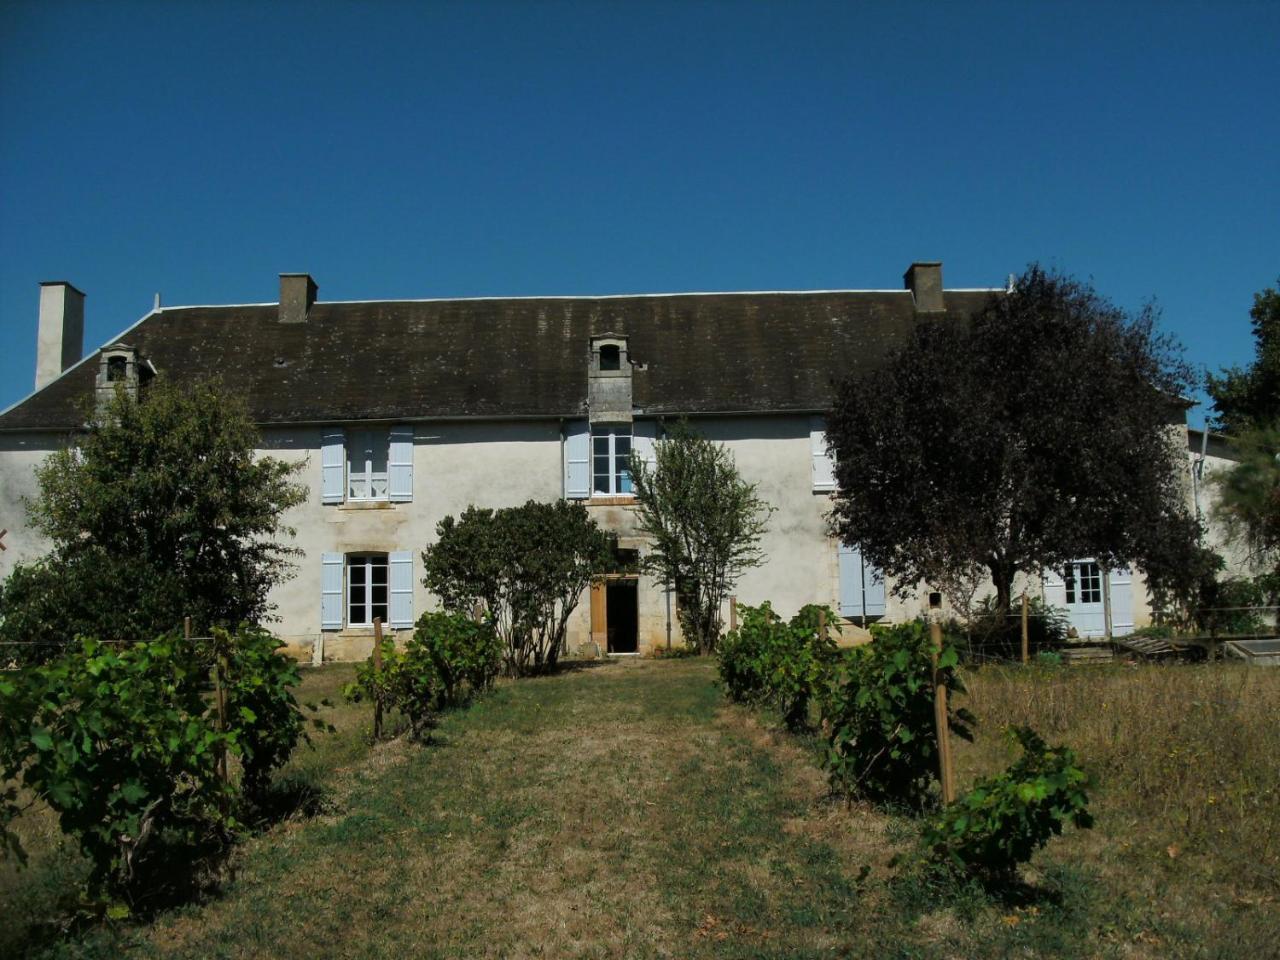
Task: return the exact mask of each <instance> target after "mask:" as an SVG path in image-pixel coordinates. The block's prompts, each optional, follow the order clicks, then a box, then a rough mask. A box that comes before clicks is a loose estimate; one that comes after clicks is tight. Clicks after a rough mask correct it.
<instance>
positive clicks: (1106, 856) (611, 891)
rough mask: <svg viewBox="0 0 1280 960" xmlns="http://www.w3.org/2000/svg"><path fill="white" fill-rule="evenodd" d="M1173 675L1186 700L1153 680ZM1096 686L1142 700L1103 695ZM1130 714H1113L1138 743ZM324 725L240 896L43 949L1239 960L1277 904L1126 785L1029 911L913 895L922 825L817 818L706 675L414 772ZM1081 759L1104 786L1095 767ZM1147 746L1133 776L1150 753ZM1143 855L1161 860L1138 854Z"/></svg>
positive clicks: (938, 894)
mask: <svg viewBox="0 0 1280 960" xmlns="http://www.w3.org/2000/svg"><path fill="white" fill-rule="evenodd" d="M350 674H351V669H350V667H333V668H325V669H323V670H321V671H315V672H310V673H308V674H307V675H306V679H305V682H304V689H303V694H302V698H303V699H310V698H316V697H320V696H325V695H330V696H332V695H333V694H334V692H335V691H336V690H337V688H338V687H339V686H340V684H341V683H342V682H343V681H344V680H345V679H347V678H348V677H349V676H350ZM1003 676H1004V675H1003V674H999V673H993V674H992V675H991V676H990V677H988V678H986V679H984V680H982V681H981V683H979V684H977V686H979V687H980V688H981V694H980V695H978V696H975V698H974V699H975V701H979V702H977V703H975V704H974V706H979V707H980V706H981V703H983V702H989V704H990V705H991V706H992V707H993V708H997V707H998V709H996V710H995V711H994V712H995V713H998V714H1002V715H1005V716H1008V717H1010V718H1012V717H1016V716H1022V715H1023V714H1027V715H1028V718H1029V719H1030V718H1034V719H1035V720H1036V721H1037V722H1038V723H1040V724H1041V725H1042V726H1044V727H1045V728H1046V729H1047V730H1048V731H1049V732H1051V733H1052V734H1055V735H1056V734H1059V733H1061V734H1062V735H1063V738H1064V739H1067V740H1068V741H1073V740H1075V739H1076V738H1081V737H1083V736H1084V731H1083V730H1082V729H1077V725H1078V722H1079V721H1072V722H1070V723H1068V722H1065V721H1063V722H1062V723H1058V722H1056V721H1055V720H1054V716H1056V714H1054V716H1039V715H1038V712H1044V710H1050V713H1053V711H1057V712H1059V713H1061V712H1062V711H1063V710H1067V712H1068V713H1070V714H1071V716H1076V715H1080V716H1088V715H1092V714H1094V713H1097V711H1096V710H1093V709H1092V708H1090V709H1084V707H1079V706H1077V707H1069V704H1067V702H1066V700H1064V699H1063V698H1064V697H1068V695H1070V696H1074V697H1076V698H1077V699H1080V698H1081V697H1083V698H1084V699H1083V700H1082V703H1083V704H1085V705H1086V706H1087V705H1088V704H1090V703H1092V700H1091V699H1090V698H1089V697H1088V696H1087V695H1086V694H1085V692H1084V691H1083V690H1082V689H1081V688H1080V686H1079V684H1080V682H1081V681H1083V680H1084V679H1085V677H1084V676H1083V675H1082V676H1081V677H1079V678H1077V677H1075V675H1074V674H1072V675H1067V674H1064V675H1063V676H1062V677H1061V678H1060V679H1059V680H1057V681H1054V682H1053V683H1049V681H1046V680H1034V679H1031V678H1027V679H1025V680H1024V679H1019V678H1017V677H1014V676H1013V675H1012V674H1011V675H1010V676H1011V677H1013V679H1008V680H1005V679H1002V677H1003ZM1090 676H1092V675H1090ZM1166 676H1167V677H1168V678H1169V682H1171V683H1177V684H1184V683H1185V682H1186V681H1185V680H1184V679H1183V676H1184V675H1182V674H1172V673H1170V674H1167V675H1166V674H1159V675H1155V674H1153V675H1152V679H1155V678H1158V677H1166ZM1185 676H1186V677H1187V678H1190V679H1191V680H1195V678H1196V677H1197V676H1199V675H1198V674H1186V675H1185ZM1205 676H1206V677H1208V678H1209V679H1210V681H1211V682H1212V683H1213V684H1215V685H1216V684H1219V681H1218V680H1216V679H1213V678H1212V677H1211V676H1210V675H1208V674H1206V675H1205ZM1242 676H1243V675H1242ZM1233 677H1234V675H1233ZM1227 679H1228V680H1231V682H1232V683H1235V680H1234V679H1232V678H1227ZM1267 679H1269V678H1267ZM1097 681H1098V682H1099V683H1102V684H1104V685H1106V684H1121V685H1126V684H1131V683H1132V682H1137V683H1141V684H1143V685H1149V680H1148V679H1146V678H1141V677H1137V676H1136V675H1135V676H1134V677H1132V678H1131V677H1129V676H1128V675H1126V674H1123V673H1120V672H1116V673H1115V674H1102V673H1099V674H1098V675H1097ZM1046 684H1047V686H1046ZM1055 684H1056V685H1055ZM1059 687H1060V688H1061V689H1060V690H1059V689H1058V688H1059ZM1272 687H1278V688H1280V685H1273V684H1267V686H1266V689H1267V690H1271V692H1272V693H1274V692H1275V690H1272V689H1271V688H1272ZM1215 689H1216V686H1215ZM1055 690H1056V691H1057V692H1056V693H1054V692H1053V691H1055ZM974 692H975V694H978V693H979V691H977V690H975V691H974ZM1024 694H1026V696H1025V697H1024ZM1019 698H1022V699H1026V701H1027V702H1026V703H1025V704H1024V703H1022V702H1021V700H1020V699H1019ZM1046 704H1047V706H1046ZM1037 711H1038V712H1037ZM1136 712H1138V711H1129V712H1126V713H1125V714H1123V715H1124V716H1125V717H1127V718H1128V720H1129V721H1130V722H1131V723H1132V724H1133V725H1135V726H1143V725H1144V724H1145V725H1146V726H1151V723H1150V718H1148V720H1145V721H1144V720H1142V719H1140V718H1139V717H1137V716H1135V715H1134V714H1135V713H1136ZM1142 712H1146V711H1142ZM1065 716H1066V714H1064V717H1065ZM1227 716H1228V714H1225V713H1224V718H1225V717H1227ZM331 717H332V719H333V720H334V722H335V723H336V725H337V726H338V732H337V733H336V734H329V735H323V736H320V737H318V738H317V745H316V749H314V750H301V751H299V752H298V754H296V755H295V757H294V759H293V761H292V762H291V764H290V768H289V769H288V771H286V773H287V774H288V775H290V776H293V777H300V778H302V779H304V780H307V781H309V782H313V783H316V784H318V785H319V786H320V788H321V790H322V793H323V796H324V804H323V809H322V811H321V812H320V813H319V814H316V815H314V816H310V817H303V816H297V817H294V818H292V819H289V820H286V821H284V822H282V823H279V824H277V825H276V826H275V827H273V828H271V829H270V830H268V831H267V832H265V833H262V834H260V835H258V836H256V837H252V838H250V839H248V840H247V841H246V842H245V843H244V844H242V846H241V847H240V848H239V849H238V850H237V851H236V853H235V856H234V859H233V864H234V876H233V877H232V878H230V879H228V880H226V881H225V882H224V883H223V884H222V886H221V888H220V889H219V890H218V891H217V892H216V893H215V894H214V895H212V896H211V897H209V898H208V899H206V900H205V901H204V902H202V903H197V904H191V905H188V906H186V907H182V908H179V909H177V910H171V911H169V912H166V913H163V914H161V915H160V916H159V917H157V918H155V919H154V920H153V921H151V922H150V923H133V924H122V925H119V926H116V927H102V926H96V927H91V928H89V929H88V930H87V931H83V932H81V933H80V934H78V935H72V936H68V937H54V938H53V939H52V940H50V939H49V938H47V937H42V938H41V940H42V941H43V946H42V947H38V948H34V949H36V950H37V952H38V954H39V955H42V956H58V957H72V956H82V957H89V956H91V957H108V956H110V957H119V956H121V955H129V956H142V957H150V956H164V957H198V958H209V957H279V958H293V957H296V958H306V960H316V958H324V957H375V958H376V957H396V958H400V957H424V958H430V957H442V958H443V957H512V958H523V957H555V958H560V957H627V958H630V957H637V958H640V957H691V958H701V957H726V958H728V957H733V958H768V957H777V958H782V957H787V958H807V957H815V958H816V957H876V958H882V957H884V958H892V957H900V958H908V957H912V958H915V957H921V958H930V957H939V958H942V957H1007V956H1018V957H1039V956H1046V957H1049V956H1052V957H1060V956H1061V957H1068V956H1069V957H1168V956H1187V957H1192V956H1194V957H1232V956H1258V955H1259V953H1258V951H1259V949H1262V950H1263V953H1264V954H1265V952H1266V950H1267V949H1268V948H1267V947H1266V946H1265V945H1266V944H1268V943H1272V940H1271V937H1270V935H1269V934H1267V933H1266V927H1267V926H1268V921H1267V919H1266V917H1267V915H1268V914H1270V912H1271V910H1272V909H1273V908H1274V904H1275V900H1274V898H1272V897H1270V896H1269V895H1268V896H1263V897H1262V898H1261V899H1260V900H1258V901H1257V902H1252V903H1245V904H1243V905H1242V904H1240V903H1239V902H1237V901H1238V898H1236V900H1234V901H1233V896H1234V894H1232V893H1231V891H1230V890H1229V889H1224V888H1223V887H1222V882H1223V879H1224V878H1223V873H1222V871H1221V869H1214V870H1208V871H1207V872H1206V869H1207V866H1208V865H1212V864H1217V865H1219V867H1221V866H1222V865H1224V864H1225V860H1226V858H1225V857H1224V856H1223V851H1218V852H1217V853H1216V854H1215V853H1214V852H1213V849H1214V848H1213V846H1212V845H1210V846H1207V847H1205V853H1204V854H1203V856H1201V859H1202V860H1203V863H1204V864H1205V865H1206V866H1205V869H1197V870H1192V869H1189V868H1190V866H1191V863H1190V862H1188V861H1189V860H1190V859H1191V853H1190V852H1188V853H1187V854H1181V855H1179V857H1178V859H1176V860H1174V859H1172V856H1173V854H1172V853H1170V854H1166V853H1165V850H1164V847H1165V845H1166V844H1168V843H1169V835H1176V836H1177V837H1180V838H1182V839H1181V841H1180V842H1182V843H1184V844H1185V845H1187V846H1188V847H1191V845H1192V844H1191V841H1190V840H1189V839H1188V834H1187V831H1186V828H1187V824H1186V823H1183V822H1180V819H1179V818H1178V817H1167V818H1165V817H1161V818H1159V819H1153V820H1151V821H1150V823H1151V827H1152V829H1151V831H1150V832H1151V836H1150V837H1145V836H1144V838H1143V839H1142V841H1141V842H1140V843H1138V842H1136V841H1137V840H1138V837H1139V836H1142V834H1141V831H1136V830H1135V828H1137V827H1138V825H1139V820H1138V819H1136V818H1133V817H1131V816H1128V814H1129V813H1132V810H1131V809H1129V807H1128V801H1125V802H1121V803H1119V806H1117V805H1116V804H1115V803H1114V802H1113V801H1112V799H1109V798H1113V797H1114V798H1115V799H1116V800H1119V798H1120V797H1121V796H1125V795H1126V794H1124V793H1122V792H1121V791H1122V790H1127V787H1128V785H1129V784H1130V782H1131V781H1132V779H1133V769H1132V761H1130V762H1126V763H1125V764H1124V768H1125V769H1117V770H1115V771H1113V772H1112V773H1111V774H1110V777H1108V778H1107V779H1108V780H1109V781H1110V783H1109V784H1107V783H1104V784H1103V785H1102V786H1101V787H1100V790H1099V813H1100V814H1101V817H1100V823H1099V828H1098V829H1097V830H1095V831H1092V832H1091V833H1088V834H1073V835H1071V836H1068V837H1066V838H1064V839H1063V840H1061V841H1057V842H1055V844H1054V845H1053V846H1052V847H1051V849H1050V850H1047V851H1045V852H1043V853H1042V854H1040V855H1039V856H1038V857H1037V859H1036V866H1035V868H1034V869H1033V870H1031V871H1029V872H1028V874H1027V875H1028V878H1029V879H1030V880H1031V881H1032V883H1033V885H1034V888H1033V889H1032V890H1031V892H1030V895H1029V896H1028V897H1027V898H1026V899H1025V900H1023V901H1022V902H1020V903H1012V902H1004V903H1001V902H995V901H990V900H986V899H984V898H981V897H973V896H965V895H963V894H959V895H958V894H957V893H956V892H955V891H945V890H939V889H936V888H931V887H929V886H927V885H924V884H922V883H920V882H918V881H915V882H913V881H911V880H910V879H909V878H908V879H905V880H904V879H903V873H902V871H901V870H900V869H899V868H895V867H893V866H891V863H890V861H891V859H892V858H893V856H894V855H895V854H898V853H902V852H904V851H909V850H910V849H911V842H912V841H911V838H912V836H913V835H914V833H915V830H916V829H917V827H916V825H915V824H914V822H913V821H910V820H908V819H905V818H895V817H889V816H886V815H884V814H883V813H880V812H877V811H875V810H872V809H869V808H865V807H858V806H854V807H848V806H846V805H845V804H843V803H841V802H839V801H833V800H832V799H831V798H830V797H828V796H827V791H826V788H825V783H824V780H823V777H822V774H821V773H820V772H819V770H818V768H817V765H816V756H815V750H814V747H815V745H814V744H813V743H812V742H808V741H805V740H803V739H797V738H794V737H791V736H789V735H787V734H785V733H782V732H781V731H779V730H778V729H776V728H775V727H772V726H770V724H771V723H772V720H771V719H770V717H769V715H768V714H767V713H765V712H753V711H748V710H745V709H742V708H739V707H736V706H732V705H730V704H727V703H726V702H725V700H724V698H723V695H722V693H721V691H720V689H719V687H718V686H717V685H716V683H715V668H714V664H713V663H711V662H707V661H698V660H676V661H666V662H664V661H631V662H626V663H606V664H593V665H585V666H581V667H579V668H577V669H569V670H566V671H565V672H563V673H561V674H559V675H557V676H552V677H546V678H541V679H532V680H522V681H519V682H516V683H503V684H501V685H500V686H499V687H498V689H496V690H495V691H494V692H493V693H491V694H490V695H488V696H486V697H485V698H484V699H483V700H481V701H480V702H479V703H477V704H475V705H474V706H473V707H471V708H470V709H469V710H466V711H461V712H458V713H454V714H450V715H449V716H447V717H446V718H445V719H444V722H443V723H442V724H441V726H440V728H439V729H438V730H437V732H436V735H435V738H434V743H432V744H428V745H422V744H414V743H410V742H408V741H406V740H397V741H394V742H390V743H384V744H380V745H377V746H373V747H369V746H368V745H367V744H366V743H365V741H364V740H363V731H364V730H366V729H367V726H368V721H369V709H368V707H367V706H360V707H349V706H345V705H343V706H339V707H337V708H336V709H335V710H333V711H332V713H331ZM1059 726H1061V727H1063V729H1061V730H1058V729H1055V728H1056V727H1059ZM986 736H987V738H988V739H986V740H984V743H986V744H987V745H986V746H985V747H984V748H983V749H982V751H975V750H974V748H966V749H964V750H962V751H961V753H960V761H961V767H962V770H961V773H962V775H963V776H964V778H965V780H966V781H967V780H968V779H969V778H970V777H971V776H972V775H973V773H974V770H973V767H974V766H975V764H977V765H978V766H979V767H980V768H981V769H984V770H985V769H996V768H998V767H999V766H1001V765H1003V764H1004V763H1007V756H1005V755H1004V754H1003V753H1002V752H1001V750H1000V748H999V746H998V744H999V738H998V731H997V729H991V730H987V731H986ZM1091 746H1092V749H1090V750H1088V751H1087V752H1089V753H1090V754H1097V756H1096V757H1095V758H1094V759H1096V760H1099V761H1102V760H1103V759H1104V754H1105V750H1106V747H1105V745H1091ZM1147 746H1151V745H1140V744H1137V743H1135V744H1132V745H1131V747H1130V748H1129V749H1130V750H1132V749H1133V748H1135V747H1136V748H1137V749H1138V751H1139V752H1143V753H1146V752H1152V753H1153V754H1154V752H1155V748H1154V747H1152V749H1151V750H1146V749H1145V747H1147ZM1122 752H1125V751H1122ZM987 753H990V754H991V756H989V757H988V756H986V754H987ZM1130 756H1132V754H1130ZM1239 759H1241V760H1244V759H1246V758H1243V757H1241V758H1239ZM979 761H980V762H979ZM1249 762H1250V763H1254V762H1255V761H1254V760H1253V759H1252V758H1249ZM1268 775H1269V774H1268ZM1162 782H1166V781H1162ZM1268 789H1270V788H1268ZM1266 796H1268V797H1270V796H1271V794H1270V793H1267V794H1266ZM1273 799H1274V798H1273ZM1268 802H1271V801H1268ZM1218 822H1223V821H1221V820H1219V821H1218ZM1241 822H1242V823H1244V822H1245V821H1241ZM1251 822H1252V823H1254V824H1256V823H1257V822H1258V821H1257V820H1256V819H1255V820H1252V821H1251ZM1219 833H1221V831H1219ZM1255 837H1256V833H1255ZM1242 839H1243V838H1242ZM1130 840H1134V841H1135V843H1134V844H1132V845H1131V844H1130ZM1145 847H1150V848H1151V850H1152V851H1153V853H1151V854H1148V853H1143V854H1141V855H1140V849H1141V848H1145ZM1175 852H1176V851H1175ZM1198 856H1199V855H1198ZM36 859H37V860H38V861H39V862H38V863H37V864H36V867H35V869H34V870H33V871H31V872H29V873H27V874H25V875H23V874H17V875H14V876H12V877H7V878H6V877H0V881H3V882H0V917H3V916H4V914H5V912H6V911H7V910H9V909H10V908H13V912H12V913H11V914H9V915H10V917H12V918H18V919H17V921H16V922H15V927H16V926H17V925H18V924H19V923H21V922H29V920H28V916H27V915H32V916H34V915H37V914H41V913H44V912H46V911H48V910H50V909H52V903H51V902H49V896H50V895H51V894H48V893H47V892H44V893H42V892H41V890H42V885H43V888H46V889H47V890H52V889H53V888H54V887H59V888H65V887H66V886H67V885H68V884H69V883H70V882H71V881H72V880H73V879H74V877H75V874H76V867H75V858H74V857H73V856H72V855H70V854H68V853H67V852H66V851H65V848H64V850H63V852H61V853H51V854H46V855H45V856H44V857H43V858H36ZM1264 861H1265V862H1266V863H1270V860H1267V859H1266V857H1263V858H1261V859H1260V860H1258V861H1257V862H1259V863H1262V862H1264ZM1153 868H1154V869H1153ZM1268 869H1270V868H1268ZM1236 873H1237V874H1238V870H1237V871H1236ZM23 876H25V877H26V878H27V881H26V885H25V886H23V885H22V884H23V883H24V881H23V880H22V877H23ZM14 881H17V884H15V883H14ZM1249 887H1250V889H1261V890H1262V891H1263V892H1264V893H1265V891H1266V889H1267V884H1266V883H1265V882H1264V883H1261V884H1259V883H1258V882H1257V881H1256V880H1254V881H1253V882H1251V884H1250V885H1249ZM1184 888H1185V889H1184ZM1220 894H1221V896H1220ZM1214 898H1218V899H1220V900H1221V903H1220V904H1219V905H1214V904H1215V903H1217V901H1216V900H1215V899H1214ZM1194 904H1201V906H1200V907H1193V905H1194ZM22 939H24V938H22V937H19V941H21V940H22ZM4 940H5V938H4V937H3V936H0V944H2V943H3V942H4ZM9 942H10V943H11V944H12V943H15V941H13V940H10V941H9ZM28 946H29V947H30V946H31V942H30V941H28ZM19 948H20V944H19ZM5 952H6V951H5V950H4V949H2V948H0V954H3V953H5ZM1276 955H1280V953H1278V954H1276Z"/></svg>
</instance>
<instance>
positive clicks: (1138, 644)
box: [1111, 637, 1176, 658]
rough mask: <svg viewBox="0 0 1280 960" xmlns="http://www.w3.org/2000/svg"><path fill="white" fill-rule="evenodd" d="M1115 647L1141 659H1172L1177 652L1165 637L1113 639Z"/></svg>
mask: <svg viewBox="0 0 1280 960" xmlns="http://www.w3.org/2000/svg"><path fill="white" fill-rule="evenodd" d="M1111 643H1112V645H1113V646H1116V647H1119V648H1120V649H1121V650H1123V651H1125V652H1127V653H1136V654H1137V655H1138V656H1140V657H1149V658H1154V657H1171V656H1173V655H1174V653H1175V652H1176V651H1175V650H1174V649H1173V645H1172V644H1170V643H1169V641H1168V640H1165V639H1164V638H1163V637H1112V638H1111Z"/></svg>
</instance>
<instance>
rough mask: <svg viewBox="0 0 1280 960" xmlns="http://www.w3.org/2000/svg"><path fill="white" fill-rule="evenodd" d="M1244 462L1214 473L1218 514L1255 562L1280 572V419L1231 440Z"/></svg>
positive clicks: (1234, 539) (1213, 480)
mask: <svg viewBox="0 0 1280 960" xmlns="http://www.w3.org/2000/svg"><path fill="white" fill-rule="evenodd" d="M1232 445H1233V446H1234V447H1235V450H1236V452H1237V454H1238V456H1239V458H1240V459H1239V461H1238V462H1237V463H1235V464H1234V465H1233V466H1232V467H1231V468H1229V469H1227V470H1223V471H1221V472H1218V473H1215V474H1213V476H1212V478H1211V479H1210V482H1211V483H1212V484H1213V485H1214V487H1215V488H1216V489H1217V495H1218V496H1217V502H1216V503H1215V504H1214V508H1213V516H1214V518H1215V519H1216V520H1218V521H1220V522H1221V523H1222V524H1223V525H1224V527H1225V528H1226V530H1227V535H1228V536H1229V537H1230V538H1231V539H1232V541H1234V542H1236V543H1239V544H1241V545H1242V546H1244V548H1245V549H1246V550H1247V551H1248V555H1249V559H1250V561H1251V562H1252V563H1253V564H1255V565H1256V566H1258V567H1262V568H1268V569H1270V570H1271V571H1272V572H1274V573H1275V574H1276V575H1277V577H1280V420H1277V421H1276V422H1275V423H1273V424H1272V425H1270V426H1266V427H1261V426H1260V427H1252V428H1248V429H1245V430H1243V431H1242V432H1240V433H1239V434H1238V435H1237V436H1236V437H1234V438H1233V440H1232Z"/></svg>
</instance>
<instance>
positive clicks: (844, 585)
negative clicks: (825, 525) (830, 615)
mask: <svg viewBox="0 0 1280 960" xmlns="http://www.w3.org/2000/svg"><path fill="white" fill-rule="evenodd" d="M838 556H839V561H840V616H842V617H860V616H862V557H861V556H860V555H859V553H858V550H857V548H856V547H850V546H848V545H847V544H843V543H842V544H840V546H839V551H838Z"/></svg>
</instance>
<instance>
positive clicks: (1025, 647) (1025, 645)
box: [1022, 590, 1030, 663]
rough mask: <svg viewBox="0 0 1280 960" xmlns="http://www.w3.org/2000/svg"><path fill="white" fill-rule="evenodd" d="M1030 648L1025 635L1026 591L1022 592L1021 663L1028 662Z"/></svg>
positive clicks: (1026, 634)
mask: <svg viewBox="0 0 1280 960" xmlns="http://www.w3.org/2000/svg"><path fill="white" fill-rule="evenodd" d="M1029 646H1030V643H1029V640H1028V633H1027V591H1025V590H1023V591H1022V662H1023V663H1026V662H1027V660H1028V648H1029Z"/></svg>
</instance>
